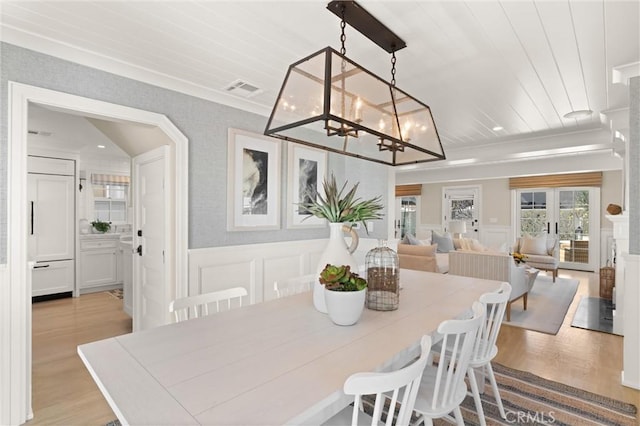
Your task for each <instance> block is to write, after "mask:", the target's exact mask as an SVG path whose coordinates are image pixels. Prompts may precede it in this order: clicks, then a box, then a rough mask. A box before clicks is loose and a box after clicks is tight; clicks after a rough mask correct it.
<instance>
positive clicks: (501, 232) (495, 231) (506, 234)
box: [479, 225, 515, 249]
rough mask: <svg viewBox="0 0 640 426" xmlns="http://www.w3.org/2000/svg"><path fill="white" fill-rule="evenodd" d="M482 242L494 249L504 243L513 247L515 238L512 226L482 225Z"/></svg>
mask: <svg viewBox="0 0 640 426" xmlns="http://www.w3.org/2000/svg"><path fill="white" fill-rule="evenodd" d="M479 240H480V242H481V243H482V244H483V245H485V246H487V247H490V248H492V249H499V248H500V247H501V246H502V245H503V244H504V243H507V247H508V248H509V249H511V247H512V246H513V244H514V243H515V238H514V237H513V236H512V235H511V227H510V226H502V225H482V226H481V227H480V238H479Z"/></svg>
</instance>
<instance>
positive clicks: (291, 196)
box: [287, 142, 327, 228]
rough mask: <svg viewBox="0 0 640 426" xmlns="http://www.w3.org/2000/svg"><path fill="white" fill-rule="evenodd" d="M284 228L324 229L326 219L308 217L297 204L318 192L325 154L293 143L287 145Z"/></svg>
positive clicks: (325, 168) (324, 165) (320, 190)
mask: <svg viewBox="0 0 640 426" xmlns="http://www.w3.org/2000/svg"><path fill="white" fill-rule="evenodd" d="M288 145H289V146H288V156H287V157H288V163H289V164H288V174H287V175H288V179H287V227H288V228H310V227H323V226H326V222H327V221H326V220H324V219H321V218H318V217H315V216H312V215H310V214H308V213H307V212H306V211H305V210H303V209H302V207H301V206H300V205H299V204H300V203H301V202H305V201H309V200H308V198H309V196H310V194H312V193H314V191H318V192H320V193H322V182H323V181H324V178H325V176H326V172H327V152H326V151H322V150H319V149H315V148H309V147H306V146H304V145H299V144H296V143H293V142H289V143H288Z"/></svg>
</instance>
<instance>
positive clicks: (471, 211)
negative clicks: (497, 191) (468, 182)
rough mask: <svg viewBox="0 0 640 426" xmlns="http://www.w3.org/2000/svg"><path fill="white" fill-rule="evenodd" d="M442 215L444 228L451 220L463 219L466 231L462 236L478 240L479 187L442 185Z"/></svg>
mask: <svg viewBox="0 0 640 426" xmlns="http://www.w3.org/2000/svg"><path fill="white" fill-rule="evenodd" d="M442 192H443V198H444V202H443V203H442V216H443V220H444V221H443V225H444V227H445V230H449V222H451V221H452V220H455V221H458V220H461V221H464V222H465V223H466V228H467V232H466V233H464V234H463V235H462V236H463V237H467V238H475V239H477V240H479V239H480V238H479V237H480V235H479V231H480V229H479V223H480V222H479V216H480V204H479V203H480V187H478V186H469V187H443V188H442Z"/></svg>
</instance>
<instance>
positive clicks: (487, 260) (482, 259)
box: [449, 250, 537, 321]
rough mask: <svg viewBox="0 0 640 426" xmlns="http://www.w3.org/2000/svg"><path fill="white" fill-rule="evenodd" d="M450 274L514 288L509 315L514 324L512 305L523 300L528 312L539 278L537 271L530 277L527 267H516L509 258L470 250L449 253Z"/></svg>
mask: <svg viewBox="0 0 640 426" xmlns="http://www.w3.org/2000/svg"><path fill="white" fill-rule="evenodd" d="M449 273H450V274H453V275H461V276H464V277H473V278H484V279H488V280H496V281H506V282H508V283H509V284H511V287H512V290H511V297H510V298H509V303H508V304H507V309H506V313H505V315H506V317H507V321H511V304H512V303H513V302H515V301H517V300H518V299H522V301H523V305H524V310H527V296H528V295H529V292H530V291H531V288H532V287H533V283H534V281H535V278H536V275H537V271H535V272H532V273H529V272H528V271H527V269H526V266H524V265H516V263H515V262H514V260H513V258H512V257H511V255H509V254H506V253H493V252H477V251H467V250H456V251H452V252H450V253H449Z"/></svg>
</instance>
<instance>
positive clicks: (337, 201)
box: [300, 174, 384, 233]
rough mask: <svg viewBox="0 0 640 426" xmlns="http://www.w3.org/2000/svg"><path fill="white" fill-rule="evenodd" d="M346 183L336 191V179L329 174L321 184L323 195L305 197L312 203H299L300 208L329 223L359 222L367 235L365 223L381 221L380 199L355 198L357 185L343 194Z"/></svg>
mask: <svg viewBox="0 0 640 426" xmlns="http://www.w3.org/2000/svg"><path fill="white" fill-rule="evenodd" d="M347 183H348V181H345V183H344V184H343V185H342V187H341V188H340V189H338V183H337V182H336V177H335V176H334V175H333V174H331V177H330V178H329V180H327V179H325V180H324V182H323V183H322V187H323V189H324V195H321V194H319V193H317V192H316V191H314V192H313V193H312V194H309V197H305V198H306V199H309V200H312V201H308V202H305V203H300V207H301V208H302V209H303V210H306V211H307V212H309V213H311V215H313V216H316V217H320V218H323V219H327V220H328V221H329V222H333V223H344V222H349V223H354V222H360V223H362V225H363V226H364V229H365V230H366V231H367V233H368V232H369V229H368V228H367V222H366V221H367V220H374V219H382V214H381V213H380V211H381V210H382V209H384V206H383V205H382V203H381V200H382V198H381V197H380V196H377V197H375V198H371V199H369V200H362V199H360V198H356V191H357V190H358V185H359V184H358V183H356V184H355V185H353V187H352V188H351V189H350V190H349V191H348V192H346V194H345V190H346V188H347Z"/></svg>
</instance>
